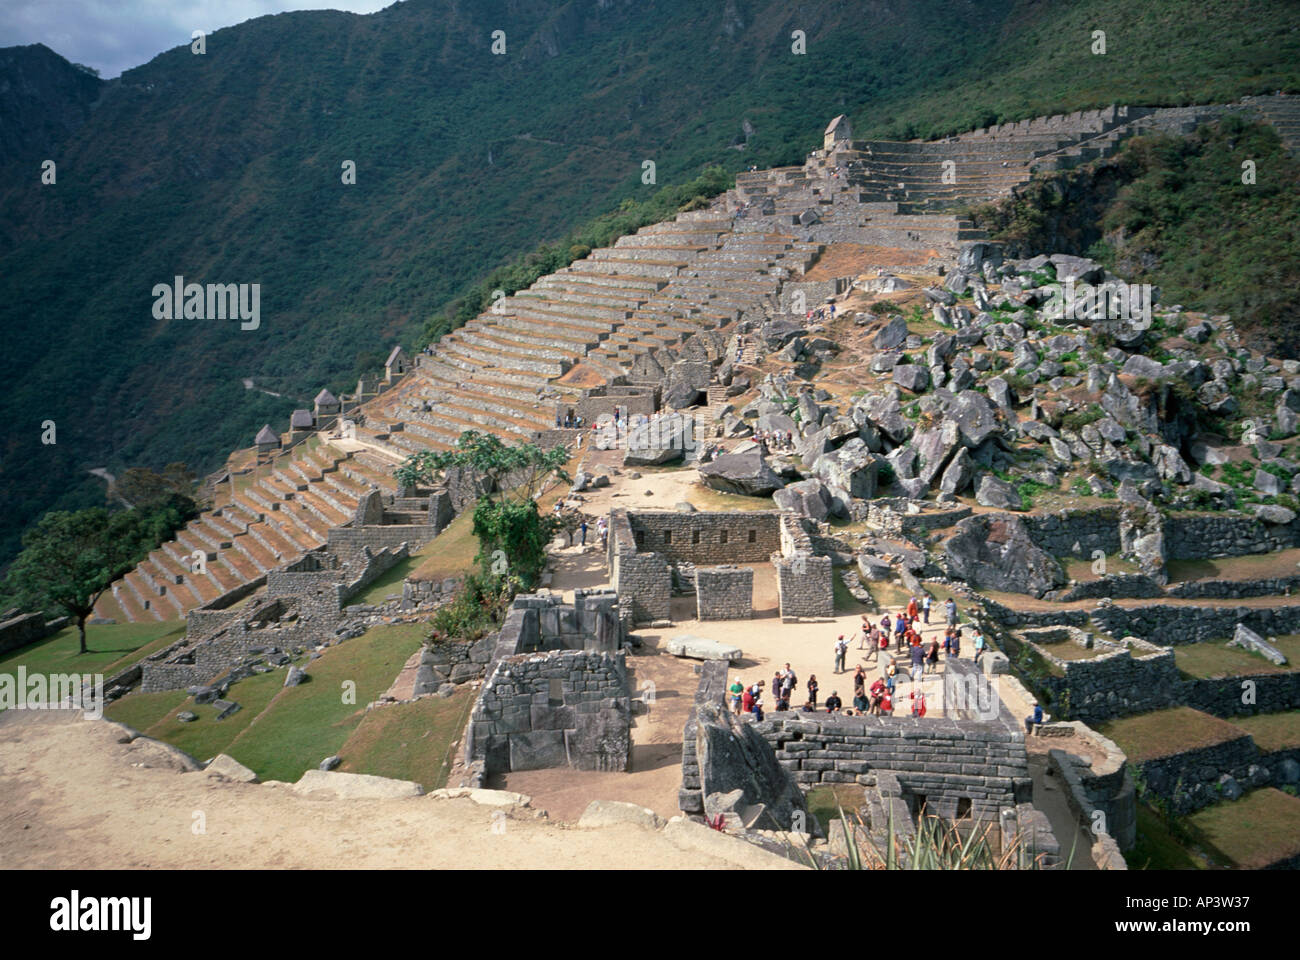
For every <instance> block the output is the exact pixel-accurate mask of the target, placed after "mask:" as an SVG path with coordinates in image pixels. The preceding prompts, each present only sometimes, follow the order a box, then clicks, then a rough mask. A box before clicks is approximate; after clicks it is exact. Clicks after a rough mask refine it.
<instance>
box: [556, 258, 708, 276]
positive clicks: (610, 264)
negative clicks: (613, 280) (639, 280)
mask: <svg viewBox="0 0 1300 960" xmlns="http://www.w3.org/2000/svg"><path fill="white" fill-rule="evenodd" d="M686 263H687V261H685V260H664V261H657V260H578V261H576V262H575V263H573V264H572V265H571V266H570V267H569V269H570V270H572V271H574V272H575V273H578V274H581V275H583V276H609V277H617V278H619V279H620V280H621V279H623V278H625V277H660V278H663V279H669V278H672V277H675V276H677V274H678V273H680V272H681V268H682V267H683V266H685V265H686Z"/></svg>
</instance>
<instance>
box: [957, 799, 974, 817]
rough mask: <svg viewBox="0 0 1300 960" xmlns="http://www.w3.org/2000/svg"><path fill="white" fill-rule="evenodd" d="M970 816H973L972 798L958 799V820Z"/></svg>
mask: <svg viewBox="0 0 1300 960" xmlns="http://www.w3.org/2000/svg"><path fill="white" fill-rule="evenodd" d="M970 815H971V802H970V797H958V798H957V819H958V820H961V819H962V818H963V817H969V816H970Z"/></svg>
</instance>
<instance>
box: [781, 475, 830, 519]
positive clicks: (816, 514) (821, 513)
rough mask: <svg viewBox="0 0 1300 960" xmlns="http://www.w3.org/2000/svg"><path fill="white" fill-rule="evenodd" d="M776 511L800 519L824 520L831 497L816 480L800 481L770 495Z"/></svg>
mask: <svg viewBox="0 0 1300 960" xmlns="http://www.w3.org/2000/svg"><path fill="white" fill-rule="evenodd" d="M772 499H773V500H774V501H776V506H777V509H780V510H789V511H791V512H792V513H797V514H799V516H801V517H810V518H812V519H813V520H825V519H826V517H827V516H829V515H830V511H831V496H830V494H829V493H828V492H827V490H826V485H825V484H824V483H822V482H821V481H820V480H818V479H817V478H815V477H814V478H812V479H811V480H801V481H799V482H798V483H792V484H790V485H789V486H788V487H784V488H782V489H780V490H777V491H776V492H775V493H773V494H772Z"/></svg>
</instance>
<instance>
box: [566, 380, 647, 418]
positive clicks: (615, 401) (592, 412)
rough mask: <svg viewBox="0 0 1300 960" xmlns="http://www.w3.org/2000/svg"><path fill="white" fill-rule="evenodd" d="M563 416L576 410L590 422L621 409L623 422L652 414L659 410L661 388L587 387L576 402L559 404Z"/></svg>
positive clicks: (619, 411)
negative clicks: (659, 391) (658, 389)
mask: <svg viewBox="0 0 1300 960" xmlns="http://www.w3.org/2000/svg"><path fill="white" fill-rule="evenodd" d="M557 409H558V410H559V413H560V416H564V414H566V413H576V414H577V415H578V416H580V417H582V419H583V422H584V423H587V424H592V423H595V422H596V421H597V420H599V419H600V418H601V417H602V416H607V417H613V416H614V412H615V410H617V411H618V414H619V420H620V422H621V421H622V420H624V419H625V418H627V417H648V416H650V415H651V414H653V413H655V412H656V411H657V410H658V409H659V398H658V391H657V390H655V389H653V388H650V387H631V386H627V387H619V386H611V387H597V388H595V389H591V390H584V391H583V397H582V399H581V400H579V401H578V402H577V403H576V404H572V403H561V404H559V405H558V408H557Z"/></svg>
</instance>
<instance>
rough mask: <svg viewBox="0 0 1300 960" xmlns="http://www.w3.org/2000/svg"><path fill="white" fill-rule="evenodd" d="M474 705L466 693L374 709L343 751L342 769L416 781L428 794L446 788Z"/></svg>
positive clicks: (469, 695)
mask: <svg viewBox="0 0 1300 960" xmlns="http://www.w3.org/2000/svg"><path fill="white" fill-rule="evenodd" d="M473 706H474V695H473V693H472V692H471V691H469V690H460V691H457V694H456V696H454V697H448V698H445V699H444V698H443V697H422V698H421V699H419V700H416V701H415V702H414V703H395V704H392V705H391V706H387V707H384V709H382V710H371V711H370V712H369V713H367V714H366V716H365V718H364V719H363V720H362V721H361V723H360V725H359V726H358V727H357V729H356V730H355V731H354V732H353V734H352V736H350V737H349V738H348V742H347V743H345V744H343V746H342V747H341V748H340V749H339V757H340V758H341V759H342V761H343V762H342V763H341V764H340V765H339V768H338V769H339V770H340V771H342V772H343V773H368V774H370V775H372V776H376V777H392V778H393V779H395V780H414V781H415V782H416V783H418V784H420V785H422V786H423V787H424V788H425V790H437V789H439V788H440V787H445V786H446V785H447V773H448V772H449V771H450V769H451V763H452V761H453V759H454V757H453V747H454V746H455V744H456V741H457V740H458V739H459V738H460V735H461V732H462V731H463V730H464V729H465V724H466V722H467V721H468V720H469V712H470V710H471V709H472V708H473Z"/></svg>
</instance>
